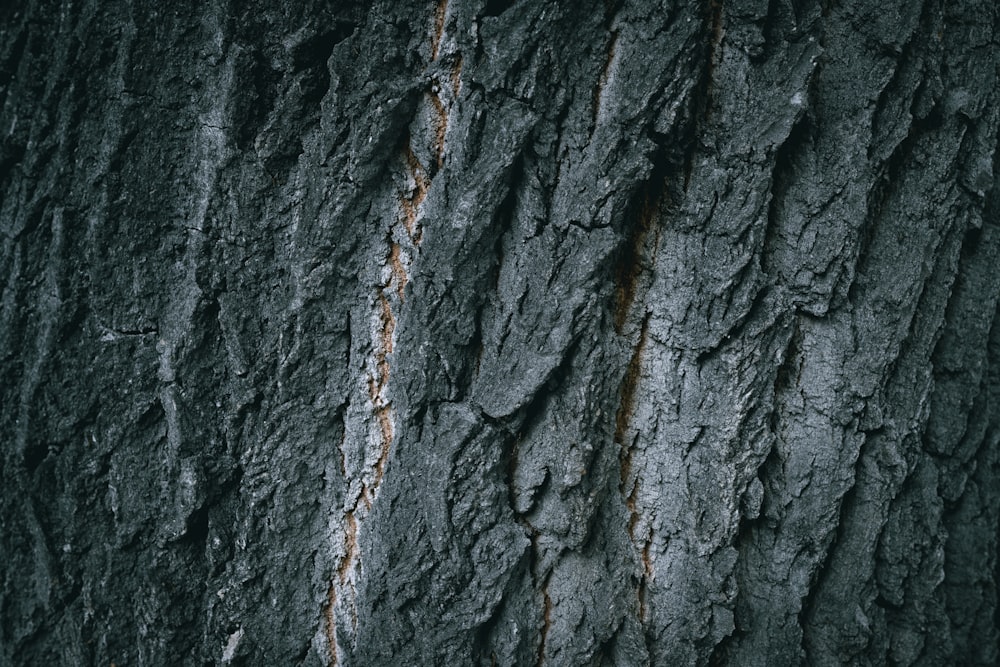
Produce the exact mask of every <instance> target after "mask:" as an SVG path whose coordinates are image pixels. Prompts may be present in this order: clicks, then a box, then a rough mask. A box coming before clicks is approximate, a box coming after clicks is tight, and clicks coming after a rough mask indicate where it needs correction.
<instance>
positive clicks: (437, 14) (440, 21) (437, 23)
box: [431, 0, 448, 61]
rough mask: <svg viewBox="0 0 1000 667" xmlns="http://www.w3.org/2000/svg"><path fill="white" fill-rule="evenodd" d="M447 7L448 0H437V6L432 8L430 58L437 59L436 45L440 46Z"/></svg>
mask: <svg viewBox="0 0 1000 667" xmlns="http://www.w3.org/2000/svg"><path fill="white" fill-rule="evenodd" d="M447 9H448V0H438V4H437V8H436V9H435V10H434V34H433V35H431V60H432V61H433V60H437V59H438V47H439V46H441V37H442V36H444V18H445V12H446V11H447Z"/></svg>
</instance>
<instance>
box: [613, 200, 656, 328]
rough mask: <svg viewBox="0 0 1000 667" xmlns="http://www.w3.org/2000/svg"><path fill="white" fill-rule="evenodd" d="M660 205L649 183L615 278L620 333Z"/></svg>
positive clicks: (616, 319)
mask: <svg viewBox="0 0 1000 667" xmlns="http://www.w3.org/2000/svg"><path fill="white" fill-rule="evenodd" d="M659 205H660V197H659V195H654V193H653V186H652V185H651V184H647V185H646V187H645V189H644V191H643V194H642V206H641V207H640V209H639V219H638V220H637V221H636V227H635V232H634V233H633V236H632V243H631V244H630V245H629V246H628V247H626V248H625V252H624V255H623V257H622V259H621V261H620V262H619V263H618V270H617V276H616V280H615V282H616V286H615V331H617V332H618V333H621V332H622V330H623V329H624V327H625V320H626V319H627V318H628V313H629V309H630V308H631V307H632V302H633V301H634V300H635V288H636V282H637V281H638V279H639V272H640V271H641V270H642V249H643V244H644V243H645V240H646V235H647V234H648V233H649V230H650V228H651V227H652V226H653V221H654V219H655V218H656V212H657V210H658V209H659Z"/></svg>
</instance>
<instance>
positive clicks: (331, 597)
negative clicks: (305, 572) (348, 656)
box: [323, 581, 337, 667]
mask: <svg viewBox="0 0 1000 667" xmlns="http://www.w3.org/2000/svg"><path fill="white" fill-rule="evenodd" d="M336 586H337V584H336V582H333V581H331V582H330V589H329V590H328V591H327V593H326V600H327V602H326V608H325V609H324V610H323V616H324V617H325V619H326V643H327V648H328V649H329V651H330V665H332V666H333V667H336V665H337V624H336V622H335V620H334V617H333V611H334V608H335V607H336V606H337V588H336Z"/></svg>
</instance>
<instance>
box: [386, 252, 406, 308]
mask: <svg viewBox="0 0 1000 667" xmlns="http://www.w3.org/2000/svg"><path fill="white" fill-rule="evenodd" d="M399 253H400V249H399V244H398V243H393V244H392V248H391V249H390V250H389V264H390V265H391V266H392V279H393V281H394V282H395V283H396V294H397V295H398V296H399V302H400V303H403V290H404V289H405V287H406V283H407V281H409V276H407V275H406V269H405V268H403V262H402V260H401V259H400V257H399Z"/></svg>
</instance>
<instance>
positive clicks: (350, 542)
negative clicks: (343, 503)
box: [337, 510, 358, 584]
mask: <svg viewBox="0 0 1000 667" xmlns="http://www.w3.org/2000/svg"><path fill="white" fill-rule="evenodd" d="M344 523H345V524H346V526H347V530H346V531H345V532H344V557H343V558H341V559H340V567H338V568H337V575H338V576H339V577H340V583H342V584H343V583H346V582H347V574H348V573H349V572H350V570H351V565H352V564H353V563H354V561H355V560H356V559H357V557H358V520H357V519H355V518H354V510H351V511H349V512H347V514H345V515H344Z"/></svg>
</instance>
